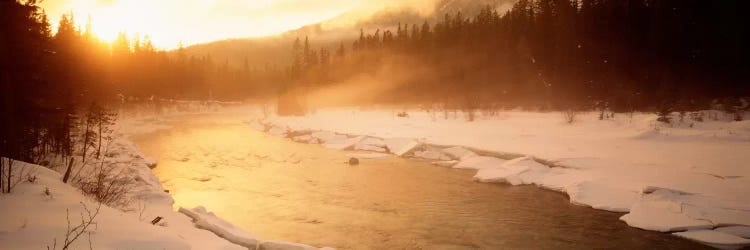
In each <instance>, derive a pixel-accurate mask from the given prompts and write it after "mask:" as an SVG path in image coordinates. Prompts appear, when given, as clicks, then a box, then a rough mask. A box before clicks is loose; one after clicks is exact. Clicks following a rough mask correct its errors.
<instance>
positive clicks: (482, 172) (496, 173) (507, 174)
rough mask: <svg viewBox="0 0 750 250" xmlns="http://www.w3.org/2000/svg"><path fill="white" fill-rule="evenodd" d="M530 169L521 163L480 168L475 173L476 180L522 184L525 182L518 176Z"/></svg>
mask: <svg viewBox="0 0 750 250" xmlns="http://www.w3.org/2000/svg"><path fill="white" fill-rule="evenodd" d="M459 164H460V163H459ZM528 170H529V167H527V166H521V165H510V166H507V167H506V166H497V167H486V168H480V169H479V171H477V174H476V175H474V180H477V181H480V182H507V183H509V184H511V185H520V184H523V182H522V181H521V180H520V179H519V178H518V174H520V173H522V172H524V171H528Z"/></svg>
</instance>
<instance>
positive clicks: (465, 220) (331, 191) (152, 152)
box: [135, 115, 706, 249]
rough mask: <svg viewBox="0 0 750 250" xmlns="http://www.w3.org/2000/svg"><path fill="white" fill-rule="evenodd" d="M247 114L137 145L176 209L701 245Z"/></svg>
mask: <svg viewBox="0 0 750 250" xmlns="http://www.w3.org/2000/svg"><path fill="white" fill-rule="evenodd" d="M242 118H243V117H241V116H233V115H200V116H185V117H183V118H181V119H177V120H175V121H174V125H175V129H172V130H168V131H161V132H157V133H155V134H151V135H145V136H140V137H138V138H135V139H136V142H137V143H138V145H139V146H140V147H141V149H142V150H143V151H144V152H145V153H146V154H147V155H149V156H152V157H154V158H156V159H158V161H159V165H158V167H157V168H156V169H154V171H155V173H156V174H157V175H158V176H159V177H160V178H161V180H162V182H163V184H164V186H165V188H167V189H169V190H170V192H171V193H172V195H173V196H174V198H175V200H176V204H175V206H176V207H177V206H186V207H193V206H197V205H204V206H206V207H207V208H208V209H209V210H210V211H214V212H215V213H216V214H218V215H219V216H221V217H223V218H225V219H227V220H229V221H230V222H233V223H234V224H236V225H238V226H240V227H242V228H245V229H247V230H248V231H250V232H252V233H254V234H256V235H258V236H259V237H261V238H263V239H279V240H288V241H295V242H303V243H306V244H311V245H317V246H332V247H335V248H338V249H508V248H511V249H518V248H524V249H529V248H533V249H571V248H575V249H581V248H583V249H587V248H597V249H601V248H607V249H643V248H650V249H702V248H706V247H704V246H702V245H698V244H695V243H692V242H689V241H686V240H682V239H678V238H676V237H672V236H670V235H667V234H662V233H656V232H648V231H643V230H638V229H635V228H630V227H627V226H626V225H625V224H624V223H622V222H620V221H618V220H617V218H618V217H619V216H620V214H617V213H610V212H604V211H597V210H593V209H590V208H585V207H579V206H573V205H570V203H569V202H568V200H567V197H565V196H564V195H563V194H561V193H556V192H551V191H545V190H542V189H539V188H536V187H532V186H516V187H514V186H507V185H493V184H480V183H475V182H472V181H471V177H472V175H473V171H468V170H455V169H447V168H441V167H435V166H431V165H429V164H427V163H425V162H419V161H415V160H405V159H400V158H395V157H390V158H385V159H366V160H361V162H360V164H359V165H358V166H349V165H348V164H346V162H347V160H348V158H347V156H346V152H340V151H334V150H327V149H323V148H322V147H319V146H316V145H306V144H298V143H293V142H290V141H288V140H285V139H281V138H276V137H272V136H267V135H264V134H262V133H259V132H255V131H252V130H250V129H249V128H248V127H247V126H245V125H244V124H243V123H242Z"/></svg>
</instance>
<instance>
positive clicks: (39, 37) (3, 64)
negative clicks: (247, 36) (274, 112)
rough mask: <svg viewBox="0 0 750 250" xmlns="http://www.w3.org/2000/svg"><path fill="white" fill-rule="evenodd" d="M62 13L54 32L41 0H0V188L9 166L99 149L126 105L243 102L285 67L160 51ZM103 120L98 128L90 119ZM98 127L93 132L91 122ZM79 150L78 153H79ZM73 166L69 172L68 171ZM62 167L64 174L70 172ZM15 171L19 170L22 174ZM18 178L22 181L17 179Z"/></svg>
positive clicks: (144, 40) (268, 87)
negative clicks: (103, 33)
mask: <svg viewBox="0 0 750 250" xmlns="http://www.w3.org/2000/svg"><path fill="white" fill-rule="evenodd" d="M74 20H75V19H74V17H73V14H72V13H67V14H64V15H63V16H62V17H61V18H60V22H59V25H58V28H57V30H56V32H53V31H52V30H51V26H50V24H49V20H48V18H47V16H46V15H45V13H44V11H43V10H42V9H41V8H40V7H39V6H38V1H35V0H30V1H23V2H22V1H0V73H1V74H0V116H1V117H2V122H0V159H3V160H0V180H3V181H0V186H3V189H2V190H3V191H5V192H7V191H9V190H10V189H11V186H10V185H11V184H10V183H11V182H12V180H11V173H12V172H13V171H12V167H13V162H12V161H11V160H9V159H14V160H21V161H25V162H31V163H39V162H40V161H42V159H43V158H44V157H47V156H49V155H58V156H62V157H63V158H67V157H70V156H72V155H73V153H74V152H73V151H77V153H80V152H78V151H83V154H84V159H85V158H86V157H85V154H86V149H87V148H92V149H90V150H93V148H95V151H93V152H95V154H96V157H97V158H98V157H99V154H100V151H101V150H102V149H101V145H102V134H103V133H105V132H106V131H104V130H106V129H103V128H102V123H107V121H109V120H112V118H108V117H110V116H111V115H110V114H111V113H112V111H111V110H112V109H113V108H116V107H117V106H118V105H121V104H123V103H131V102H144V101H152V102H153V101H157V102H158V100H159V99H161V98H166V99H183V100H184V99H199V100H206V99H213V100H241V99H244V98H248V97H254V96H266V95H275V94H276V93H275V92H274V91H275V87H274V84H273V83H274V82H276V81H278V79H279V78H281V77H283V76H284V70H283V69H275V68H273V67H270V66H267V67H263V68H257V67H251V66H250V65H248V64H247V63H246V64H245V65H244V67H230V66H229V65H228V63H227V62H217V61H215V60H213V59H212V58H211V56H210V55H206V56H202V57H195V56H187V55H186V53H185V51H184V49H183V48H182V47H180V48H179V49H177V50H176V51H175V52H174V53H168V52H167V51H164V50H160V49H157V48H155V46H154V45H153V43H152V42H151V40H150V39H149V37H148V36H143V37H140V36H138V35H135V36H132V37H128V36H127V35H126V34H125V33H121V34H119V35H118V37H117V39H116V40H115V41H113V42H111V43H108V42H105V41H102V40H101V39H99V38H97V37H96V35H95V34H93V33H92V30H91V26H92V20H91V18H89V19H88V21H87V22H86V23H85V24H83V25H80V24H76V23H75V21H74ZM96 121H98V127H96V126H93V125H92V123H96ZM95 127H96V130H94V128H95ZM81 147H82V150H81V149H79V148H81ZM68 171H69V170H68ZM67 174H69V173H66V178H67ZM16 177H18V176H16ZM18 178H20V177H18Z"/></svg>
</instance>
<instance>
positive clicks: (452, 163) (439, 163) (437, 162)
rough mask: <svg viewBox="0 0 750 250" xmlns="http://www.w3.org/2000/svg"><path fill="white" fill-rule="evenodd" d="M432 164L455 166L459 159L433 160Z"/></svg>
mask: <svg viewBox="0 0 750 250" xmlns="http://www.w3.org/2000/svg"><path fill="white" fill-rule="evenodd" d="M431 164H432V165H435V166H441V167H447V168H450V167H453V166H454V165H456V164H458V161H456V160H449V161H433V162H431Z"/></svg>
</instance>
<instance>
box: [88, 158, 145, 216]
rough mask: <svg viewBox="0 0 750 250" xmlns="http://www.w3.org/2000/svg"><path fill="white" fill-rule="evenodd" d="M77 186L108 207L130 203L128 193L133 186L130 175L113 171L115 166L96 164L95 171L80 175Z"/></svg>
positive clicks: (119, 206)
mask: <svg viewBox="0 0 750 250" xmlns="http://www.w3.org/2000/svg"><path fill="white" fill-rule="evenodd" d="M76 185H77V186H78V188H80V189H81V191H82V192H83V193H84V194H85V195H86V196H89V197H91V198H93V199H94V200H96V201H98V202H100V203H103V204H105V205H107V206H110V207H115V208H125V207H127V206H128V204H129V203H130V200H129V198H128V197H129V195H128V194H130V192H131V190H132V189H133V187H134V181H133V179H132V177H127V176H125V175H123V174H122V173H121V172H115V167H114V166H110V165H105V164H104V163H102V164H98V167H97V169H96V170H95V172H94V173H93V174H91V175H89V176H85V177H82V178H81V179H80V180H78V182H77V183H76Z"/></svg>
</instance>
